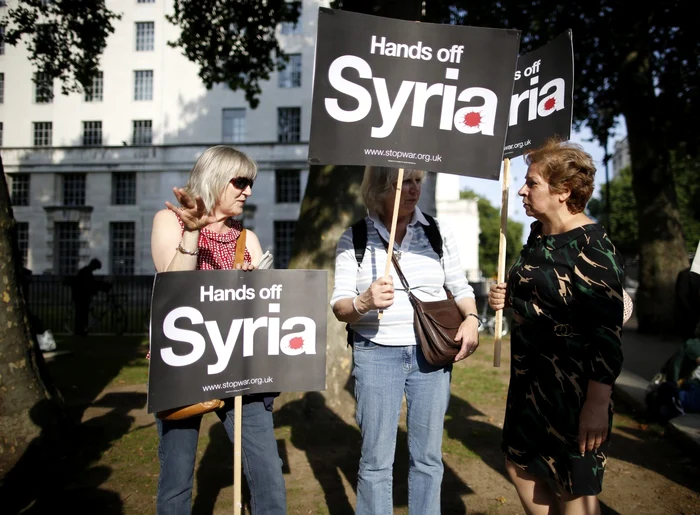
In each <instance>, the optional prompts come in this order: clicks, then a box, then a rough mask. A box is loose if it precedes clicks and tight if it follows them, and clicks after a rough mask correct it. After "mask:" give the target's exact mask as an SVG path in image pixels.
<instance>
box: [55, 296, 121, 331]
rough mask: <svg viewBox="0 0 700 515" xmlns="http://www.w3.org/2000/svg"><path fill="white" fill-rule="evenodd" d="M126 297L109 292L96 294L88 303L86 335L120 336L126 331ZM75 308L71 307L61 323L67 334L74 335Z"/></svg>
mask: <svg viewBox="0 0 700 515" xmlns="http://www.w3.org/2000/svg"><path fill="white" fill-rule="evenodd" d="M125 305H126V295H125V294H115V293H111V292H101V293H98V294H96V295H95V296H94V297H93V299H92V302H91V303H90V311H89V315H88V325H87V327H86V331H87V333H88V334H89V333H92V334H95V333H102V334H105V333H110V334H114V335H116V336H121V335H123V334H124V331H126V309H124V306H125ZM74 324H75V307H72V308H71V309H70V311H69V312H68V314H67V315H66V318H65V319H64V322H63V328H64V329H65V330H66V332H67V333H68V334H74Z"/></svg>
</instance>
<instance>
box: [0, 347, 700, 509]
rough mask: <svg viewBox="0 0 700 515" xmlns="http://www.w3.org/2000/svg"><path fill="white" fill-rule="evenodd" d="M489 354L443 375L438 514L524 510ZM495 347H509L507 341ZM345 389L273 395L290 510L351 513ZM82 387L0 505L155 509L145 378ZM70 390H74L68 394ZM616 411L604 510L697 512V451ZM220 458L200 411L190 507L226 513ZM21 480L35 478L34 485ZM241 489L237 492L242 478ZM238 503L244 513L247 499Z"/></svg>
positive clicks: (402, 456) (398, 483) (214, 424)
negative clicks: (56, 438)
mask: <svg viewBox="0 0 700 515" xmlns="http://www.w3.org/2000/svg"><path fill="white" fill-rule="evenodd" d="M488 354H489V352H488V350H487V351H486V352H484V353H483V355H482V356H480V357H477V358H475V359H470V360H467V362H466V363H464V364H460V365H459V367H457V368H456V370H455V373H454V376H453V388H452V398H451V401H450V408H449V411H448V414H447V417H446V420H445V435H444V445H443V451H444V462H445V474H444V480H443V495H442V513H443V514H465V513H472V514H492V513H500V514H516V513H524V510H523V509H522V507H521V506H520V503H519V501H518V498H517V495H516V493H515V490H514V488H513V487H512V485H511V484H510V483H509V481H508V480H507V479H506V478H505V475H504V474H505V471H504V467H503V457H502V454H501V452H500V449H499V442H500V430H501V424H502V420H503V415H504V406H505V394H506V388H507V381H508V363H507V361H504V363H503V365H502V367H500V368H493V367H492V366H491V364H490V356H489V355H488ZM503 355H504V356H507V355H508V348H507V345H505V346H504V349H503ZM76 391H77V389H76ZM350 391H351V388H350V387H348V388H346V390H345V391H344V392H343V395H344V396H345V397H344V398H343V399H342V400H341V405H342V409H329V407H328V406H326V403H325V400H324V397H323V396H322V395H321V394H319V393H314V392H312V393H307V394H298V395H296V396H291V395H287V396H285V397H283V398H281V399H279V401H278V402H277V404H276V409H275V425H276V435H277V438H278V444H279V449H280V454H281V456H282V458H283V461H284V474H285V480H286V485H287V496H288V509H289V513H290V514H331V515H345V514H352V513H353V506H354V504H355V486H356V480H357V463H358V459H359V448H360V433H359V430H358V428H357V426H356V424H355V421H354V420H353V407H354V400H353V398H352V396H351V394H350ZM85 396H86V397H85V398H84V399H83V401H84V402H85V405H84V409H83V411H82V416H81V418H82V424H81V426H80V428H79V430H78V431H77V432H76V434H75V435H74V438H73V439H72V440H73V441H72V442H70V445H69V446H68V447H69V448H70V449H72V451H70V452H65V453H62V454H60V455H57V456H51V457H48V458H47V457H45V456H44V457H42V458H41V459H43V460H44V461H43V462H42V463H43V465H42V469H41V472H40V473H37V469H36V462H37V459H36V457H35V458H34V459H31V456H29V457H28V458H27V460H26V463H24V464H20V466H19V467H18V470H17V471H15V474H13V476H12V477H9V478H6V479H5V481H4V483H3V484H0V513H3V514H12V513H32V514H33V513H53V512H55V511H59V512H61V511H63V510H64V509H66V510H68V511H69V512H70V513H90V514H91V513H100V514H109V515H111V514H117V513H124V514H146V513H155V489H156V485H157V474H158V463H157V436H156V432H155V426H154V421H153V417H152V416H151V415H149V414H147V413H146V407H145V404H146V403H145V399H146V389H145V387H144V386H143V385H140V384H129V380H128V378H126V379H124V378H123V377H122V378H120V376H117V377H116V378H115V379H114V380H112V381H111V382H110V383H109V384H108V385H107V387H106V388H103V389H101V390H100V391H99V392H97V391H96V392H95V395H94V396H93V395H91V394H90V393H89V392H85ZM79 398H80V395H78V394H77V393H76V394H75V396H74V399H73V402H74V404H76V405H77V404H79V402H78V399H79ZM617 412H618V414H617V415H616V421H615V427H614V434H613V441H612V447H611V456H610V458H609V461H608V464H607V472H606V475H605V483H604V490H603V493H602V495H601V496H600V499H601V502H602V505H603V513H608V514H615V513H620V514H635V515H644V514H693V513H700V468H699V467H698V465H697V457H691V456H689V455H687V453H686V452H685V451H684V450H683V449H682V448H680V447H678V445H677V444H676V443H675V441H674V440H671V439H669V438H667V437H666V436H665V435H664V431H663V428H660V427H658V426H655V425H647V424H645V422H644V420H643V419H642V418H640V417H639V416H638V415H637V414H635V413H632V412H630V411H629V410H628V409H627V408H626V407H625V406H621V405H619V404H618V406H617ZM28 454H30V453H28ZM407 454H408V453H407V444H406V431H405V425H403V423H402V425H401V427H400V428H399V430H398V438H397V453H396V462H395V466H394V491H395V493H394V505H395V513H398V514H404V513H407V508H406V505H407V478H406V475H407V467H408V458H407ZM231 463H232V446H231V444H230V442H229V441H228V438H227V437H226V434H225V432H224V430H223V427H222V426H221V424H219V423H218V419H217V418H216V417H215V416H213V415H208V416H206V417H205V418H204V421H203V424H202V430H201V437H200V444H199V462H198V465H197V468H196V472H195V476H196V477H195V481H196V489H195V495H194V505H193V514H195V515H204V514H216V515H219V514H224V513H232V511H233V509H232V505H233V502H232V500H233V487H232V482H233V481H232V476H233V469H232V465H231ZM28 477H31V478H32V479H27V478H28ZM28 481H30V482H31V481H34V482H35V483H36V484H35V486H36V485H42V486H41V488H40V489H38V490H37V489H36V488H34V487H32V486H31V485H30V484H29V483H28ZM243 491H244V499H245V498H246V495H245V492H246V487H245V485H244V486H243ZM6 510H7V511H6ZM244 513H249V511H248V509H247V506H245V507H244Z"/></svg>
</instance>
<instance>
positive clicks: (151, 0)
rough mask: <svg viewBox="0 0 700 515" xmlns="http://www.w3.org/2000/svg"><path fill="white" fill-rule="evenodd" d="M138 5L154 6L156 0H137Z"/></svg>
mask: <svg viewBox="0 0 700 515" xmlns="http://www.w3.org/2000/svg"><path fill="white" fill-rule="evenodd" d="M136 3H137V4H154V3H156V0H136Z"/></svg>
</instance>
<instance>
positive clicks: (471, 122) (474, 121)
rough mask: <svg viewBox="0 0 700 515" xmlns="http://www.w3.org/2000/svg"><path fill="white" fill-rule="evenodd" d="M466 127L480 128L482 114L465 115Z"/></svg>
mask: <svg viewBox="0 0 700 515" xmlns="http://www.w3.org/2000/svg"><path fill="white" fill-rule="evenodd" d="M463 123H464V125H466V126H467V127H478V126H479V125H481V113H477V112H476V111H472V112H471V113H467V114H465V115H464V122H463Z"/></svg>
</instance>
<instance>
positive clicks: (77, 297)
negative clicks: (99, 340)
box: [71, 258, 111, 336]
mask: <svg viewBox="0 0 700 515" xmlns="http://www.w3.org/2000/svg"><path fill="white" fill-rule="evenodd" d="M100 268H102V263H101V262H100V260H99V259H97V258H93V259H91V260H90V262H89V263H88V264H87V265H85V266H84V267H82V268H81V269H80V270H78V273H77V274H76V275H75V277H73V280H72V282H71V287H72V288H71V289H72V293H73V305H74V307H75V324H74V327H73V331H74V333H75V335H76V336H85V335H86V334H87V329H88V323H89V315H90V304H91V303H92V298H93V297H94V296H95V295H97V293H99V292H101V291H105V292H106V291H109V290H110V288H111V285H110V284H109V283H108V282H106V281H101V280H98V279H97V278H96V277H95V275H94V272H95V271H97V270H99V269H100Z"/></svg>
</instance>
